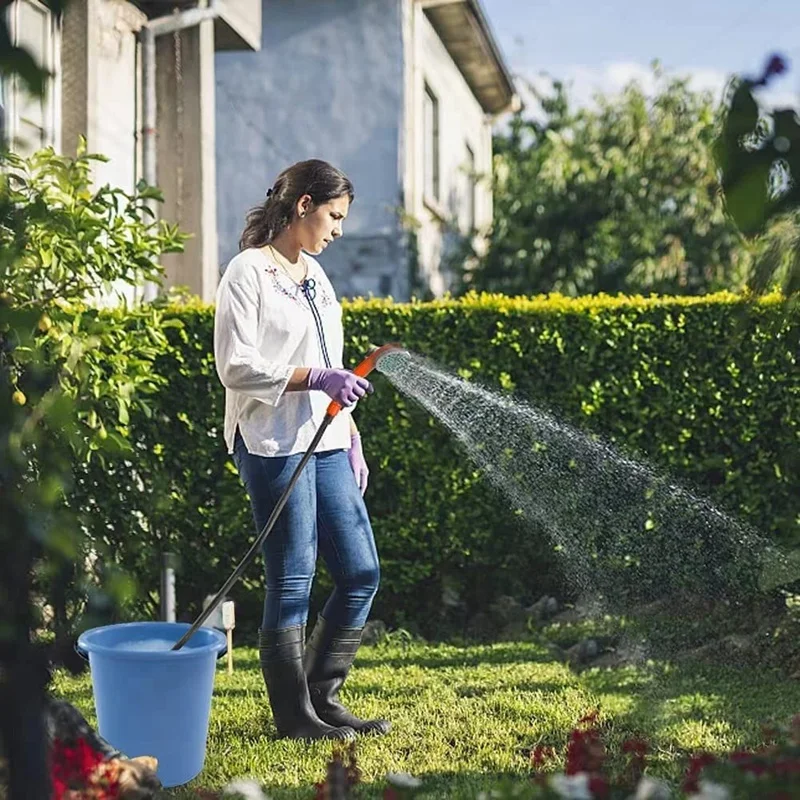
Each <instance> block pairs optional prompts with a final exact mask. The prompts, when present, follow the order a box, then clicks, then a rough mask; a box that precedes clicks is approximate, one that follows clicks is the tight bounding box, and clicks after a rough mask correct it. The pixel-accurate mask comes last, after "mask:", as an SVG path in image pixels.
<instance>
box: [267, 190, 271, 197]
mask: <svg viewBox="0 0 800 800" xmlns="http://www.w3.org/2000/svg"><path fill="white" fill-rule="evenodd" d="M267 197H272V189H271V188H270V189H267Z"/></svg>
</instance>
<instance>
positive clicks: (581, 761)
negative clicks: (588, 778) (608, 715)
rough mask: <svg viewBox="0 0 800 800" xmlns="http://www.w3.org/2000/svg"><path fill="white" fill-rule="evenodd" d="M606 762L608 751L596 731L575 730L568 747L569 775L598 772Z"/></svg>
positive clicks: (567, 767)
mask: <svg viewBox="0 0 800 800" xmlns="http://www.w3.org/2000/svg"><path fill="white" fill-rule="evenodd" d="M605 760H606V749H605V747H603V743H602V742H601V741H600V736H599V734H598V732H597V730H596V729H593V728H592V729H589V730H587V731H579V730H577V729H575V730H573V731H572V733H571V734H570V737H569V744H568V745H567V764H566V769H565V770H564V771H565V772H566V774H567V775H575V774H576V773H578V772H598V771H599V770H600V769H601V768H602V766H603V762H604V761H605Z"/></svg>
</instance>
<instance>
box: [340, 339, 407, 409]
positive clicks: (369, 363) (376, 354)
mask: <svg viewBox="0 0 800 800" xmlns="http://www.w3.org/2000/svg"><path fill="white" fill-rule="evenodd" d="M404 349H405V348H404V347H403V345H401V344H397V343H396V342H391V343H389V344H384V345H381V347H373V348H372V350H370V352H369V355H368V356H367V357H366V358H365V359H364V360H363V361H362V362H361V363H360V364H359V365H358V366H357V367H356V368H355V369H354V370H353V373H354V374H355V375H358V377H359V378H366V377H367V375H369V374H370V372H372V370H374V369H375V367H376V366H377V365H378V361H380V360H381V358H383V356H385V355H386V354H387V353H389V352H396V351H398V350H404ZM341 410H342V406H341V404H340V403H337V402H336V401H335V400H332V401H331V404H330V405H329V406H328V410H327V412H326V413H327V415H328V416H330V417H335V416H336V415H337V414H338V413H339V412H340V411H341Z"/></svg>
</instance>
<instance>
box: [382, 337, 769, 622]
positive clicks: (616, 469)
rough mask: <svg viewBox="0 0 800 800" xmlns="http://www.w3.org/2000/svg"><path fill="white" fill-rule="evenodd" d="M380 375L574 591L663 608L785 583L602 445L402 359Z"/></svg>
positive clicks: (743, 535)
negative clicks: (509, 512)
mask: <svg viewBox="0 0 800 800" xmlns="http://www.w3.org/2000/svg"><path fill="white" fill-rule="evenodd" d="M378 369H379V370H380V371H381V372H382V373H384V374H385V375H386V376H387V378H388V379H389V380H390V381H391V382H392V383H393V384H394V385H395V386H396V387H397V388H398V389H400V390H401V391H403V392H404V393H405V394H407V395H409V396H410V397H412V398H414V399H415V400H416V401H417V402H418V403H420V404H421V405H422V406H423V407H424V408H425V409H426V410H427V411H429V412H430V413H431V414H432V415H433V416H435V417H436V418H437V419H438V420H439V421H440V422H441V423H443V424H444V425H445V426H446V427H447V428H448V429H449V430H450V431H451V432H452V433H453V434H454V436H455V437H456V438H457V439H458V441H459V442H461V444H462V445H463V446H464V448H465V449H466V450H467V452H468V454H469V455H470V456H471V458H472V459H473V460H474V461H475V462H476V463H477V465H478V466H479V467H481V468H482V470H483V472H484V474H485V475H486V477H487V478H488V479H489V481H491V483H492V484H494V485H495V486H496V487H497V488H498V489H499V490H500V491H501V492H502V493H503V494H504V495H505V496H506V497H507V498H508V499H509V500H510V501H511V502H512V503H513V504H514V507H515V509H517V510H518V512H519V513H521V515H522V517H523V518H524V519H525V520H526V521H527V522H529V523H533V524H534V525H535V526H538V527H539V529H540V530H542V531H544V532H546V534H547V535H548V536H549V537H550V539H551V541H552V543H553V545H554V547H555V549H556V551H557V552H558V553H560V555H561V557H562V559H563V564H564V567H565V573H566V575H567V578H568V580H570V582H571V583H572V585H573V587H574V588H575V589H576V590H578V591H580V592H582V593H591V594H593V595H596V594H598V593H599V594H600V595H601V596H602V597H603V598H604V600H605V601H606V602H607V603H609V604H610V605H612V606H617V607H623V606H626V605H628V604H629V603H630V602H646V601H650V600H655V599H663V598H665V597H668V596H688V595H692V596H695V597H698V596H699V597H708V598H714V599H721V598H727V599H731V600H737V599H740V598H744V597H746V596H750V595H752V594H754V593H755V592H757V591H758V589H759V588H762V589H763V588H765V587H764V584H765V582H766V583H769V581H770V577H769V576H772V579H773V580H774V575H775V573H776V571H780V566H781V564H782V563H783V560H782V557H781V556H780V555H779V554H778V553H777V551H776V550H775V549H774V547H772V546H771V545H770V543H769V542H768V541H767V540H766V539H765V538H764V537H763V536H762V535H760V534H759V533H758V532H757V531H755V530H753V529H751V528H749V527H748V526H746V525H744V524H742V523H740V522H738V521H736V520H734V519H732V518H731V517H729V516H727V515H726V514H724V513H723V512H722V511H720V510H719V509H718V508H716V507H715V506H714V505H713V504H712V503H711V502H709V501H708V500H706V499H703V498H701V497H698V496H696V495H694V494H692V493H691V492H690V491H688V490H687V489H685V488H683V487H681V486H679V485H678V484H677V483H675V482H674V481H673V480H671V479H669V478H668V477H666V476H664V475H662V474H659V473H658V472H657V471H656V470H655V469H654V468H652V467H650V466H646V465H644V464H642V463H639V462H637V461H634V460H631V459H629V458H626V457H625V456H623V455H622V454H620V453H619V452H618V451H617V450H615V449H614V448H613V447H611V446H610V445H609V444H607V443H605V442H603V441H602V440H600V439H599V438H597V437H593V436H590V435H588V434H586V433H583V432H581V431H579V430H578V429H576V428H574V427H572V426H570V425H567V424H565V423H563V422H560V421H558V420H557V419H555V418H554V417H553V416H551V415H550V414H547V413H545V412H543V411H541V410H538V409H536V408H534V407H532V406H530V405H527V404H525V403H522V402H520V401H519V400H515V399H512V398H509V397H507V396H502V395H498V394H495V393H492V392H490V391H487V390H486V389H484V388H481V387H479V386H476V385H474V384H471V383H467V382H466V381H464V380H462V379H460V378H458V377H456V376H454V375H451V374H447V373H445V372H443V371H442V370H440V369H438V368H436V367H435V366H434V365H432V364H431V363H429V362H428V361H427V360H425V359H423V358H421V357H419V356H417V355H413V354H409V353H408V352H405V351H403V352H399V353H390V354H388V355H387V356H385V357H384V358H382V359H381V361H380V363H379V366H378ZM765 576H767V577H766V578H765Z"/></svg>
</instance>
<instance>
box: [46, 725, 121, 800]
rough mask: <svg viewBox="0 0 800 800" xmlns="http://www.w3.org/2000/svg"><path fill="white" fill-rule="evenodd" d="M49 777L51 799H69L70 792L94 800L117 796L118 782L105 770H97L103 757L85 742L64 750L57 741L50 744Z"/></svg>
mask: <svg viewBox="0 0 800 800" xmlns="http://www.w3.org/2000/svg"><path fill="white" fill-rule="evenodd" d="M50 760H51V767H50V778H51V782H52V786H53V800H62V798H64V797H65V796H67V797H69V795H70V794H71V792H72V790H77V791H78V792H81V793H82V794H86V795H88V794H89V793H90V792H91V796H92V797H93V798H96V800H112V798H115V797H117V795H118V794H119V781H118V779H117V778H116V776H114V775H112V774H111V773H110V772H109V771H108V770H104V769H100V766H101V765H102V764H103V755H102V754H101V753H98V752H97V751H96V750H93V749H92V747H91V746H90V745H89V744H88V743H87V742H86V740H85V739H78V740H77V741H76V742H75V746H74V747H67V746H66V745H65V744H64V743H63V742H61V741H60V740H59V739H56V740H55V741H54V742H53V747H52V750H51V755H50Z"/></svg>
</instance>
